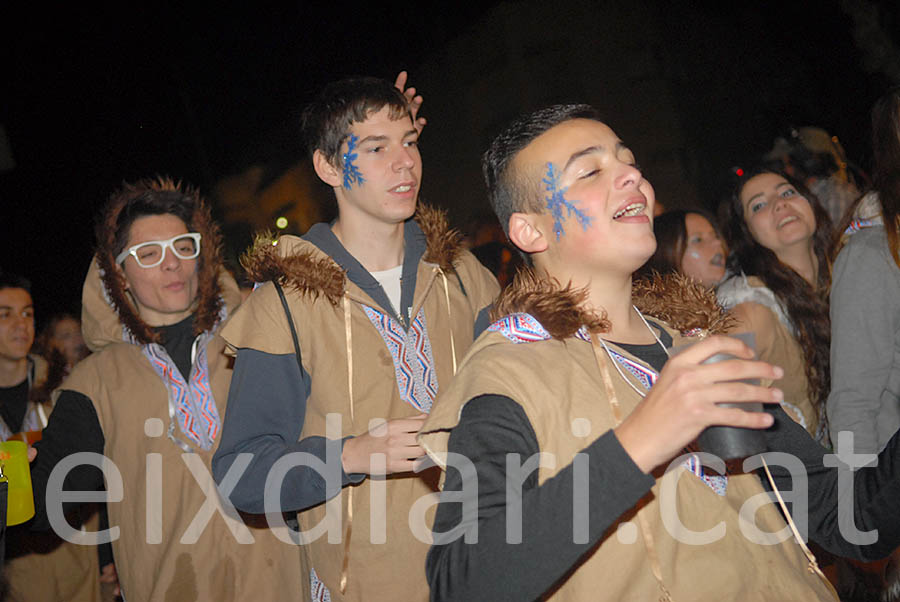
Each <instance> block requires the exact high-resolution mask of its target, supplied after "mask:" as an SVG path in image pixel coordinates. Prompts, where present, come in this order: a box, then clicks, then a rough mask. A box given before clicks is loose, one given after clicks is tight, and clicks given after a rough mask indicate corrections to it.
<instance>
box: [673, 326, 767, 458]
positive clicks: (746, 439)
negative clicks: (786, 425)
mask: <svg viewBox="0 0 900 602" xmlns="http://www.w3.org/2000/svg"><path fill="white" fill-rule="evenodd" d="M729 336H733V337H735V338H737V339H741V340H742V341H744V343H746V344H747V345H748V346H749V347H750V348H751V349H754V350H755V349H756V339H755V337H754V336H753V333H752V332H750V333H740V334H733V335H729ZM693 344H694V343H691V344H689V345H683V346H680V347H678V348H676V349H673V350H672V351H674V352H675V353H672V355H675V354H677V353H678V352H680V351H683V350H684V349H687V348H688V347H690V346H691V345H693ZM731 359H736V358H735V356H733V355H731V354H730V353H717V354H716V355H714V356H712V357H710V358H709V359H707V360H706V361H704V362H703V363H704V364H714V363H716V362H722V361H725V360H731ZM742 382H746V383H749V384H752V385H758V384H759V380H758V379H747V380H744V381H742ZM717 405H719V406H722V407H725V408H738V409H740V410H744V411H745V412H762V411H763V404H761V403H727V402H722V403H719V404H717ZM697 445H698V446H699V447H700V451H704V452H707V453H710V454H713V455H714V456H718V457H719V458H722V459H723V460H733V459H735V458H746V457H747V456H753V455H756V454H760V453H763V452H765V451H768V447H767V445H766V438H765V436H764V435H763V433H762V431H760V430H758V429H748V428H741V427H736V426H710V427H707V428H706V429H705V430H704V431H703V432H702V433H700V436H699V437H698V438H697Z"/></svg>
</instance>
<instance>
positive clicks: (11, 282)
mask: <svg viewBox="0 0 900 602" xmlns="http://www.w3.org/2000/svg"><path fill="white" fill-rule="evenodd" d="M5 288H21V289H23V290H24V291H25V292H27V293H28V294H29V295H30V294H31V281H29V280H28V279H27V278H25V277H24V276H20V275H18V274H13V273H12V272H0V290H3V289H5Z"/></svg>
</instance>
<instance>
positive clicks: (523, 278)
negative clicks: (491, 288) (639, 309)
mask: <svg viewBox="0 0 900 602" xmlns="http://www.w3.org/2000/svg"><path fill="white" fill-rule="evenodd" d="M587 294H588V293H587V289H584V288H582V289H573V288H572V285H571V283H570V284H568V285H566V286H565V287H563V286H562V285H560V283H559V282H558V281H557V280H556V279H555V278H554V279H552V280H547V279H545V278H541V277H539V276H538V275H537V274H536V273H535V272H534V270H532V269H531V268H521V269H519V271H518V272H517V273H516V277H515V278H514V279H513V281H512V284H510V285H509V286H508V287H506V288H505V289H504V290H503V292H501V293H500V296H499V297H498V298H497V301H496V302H495V303H494V308H493V309H492V310H491V319H492V320H497V319H499V318H501V317H503V316H507V315H509V314H513V313H519V312H524V313H529V314H531V315H532V316H534V317H535V318H537V320H538V322H540V323H541V325H542V326H543V327H544V328H545V329H546V330H547V332H548V333H550V336H551V337H553V338H554V339H559V340H562V339H566V338H568V337H571V336H572V335H574V334H575V333H576V332H577V331H578V329H579V328H581V326H582V325H586V326H587V327H588V329H589V330H590V331H591V332H608V331H609V327H610V323H609V320H607V319H606V314H605V313H604V314H603V315H599V316H598V315H597V314H596V313H593V312H587V311H585V310H584V309H582V307H581V305H582V303H584V300H585V299H586V298H587Z"/></svg>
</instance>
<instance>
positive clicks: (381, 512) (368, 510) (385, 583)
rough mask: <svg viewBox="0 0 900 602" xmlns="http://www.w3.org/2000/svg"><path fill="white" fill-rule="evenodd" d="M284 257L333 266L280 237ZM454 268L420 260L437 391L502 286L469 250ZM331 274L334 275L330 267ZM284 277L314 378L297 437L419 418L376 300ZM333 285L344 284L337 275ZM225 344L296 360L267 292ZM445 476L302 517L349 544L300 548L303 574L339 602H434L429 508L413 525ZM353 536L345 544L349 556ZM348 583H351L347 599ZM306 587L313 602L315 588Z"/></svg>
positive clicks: (382, 488) (347, 494)
mask: <svg viewBox="0 0 900 602" xmlns="http://www.w3.org/2000/svg"><path fill="white" fill-rule="evenodd" d="M278 252H279V254H280V255H281V257H284V258H291V257H292V256H297V255H304V256H309V257H311V258H312V259H313V260H327V261H328V262H329V263H331V260H330V259H329V258H328V256H327V255H325V254H324V253H323V252H322V251H320V250H319V249H318V248H317V247H316V246H315V245H313V244H311V243H309V242H307V241H304V240H301V239H298V238H295V237H289V236H285V237H282V238H280V239H279V241H278ZM453 267H454V271H455V273H447V272H444V271H442V270H441V269H440V268H439V267H438V265H437V264H433V263H429V262H427V261H425V260H422V261H420V262H419V265H418V270H417V274H416V289H415V294H414V297H413V306H412V310H411V314H410V315H412V316H413V317H415V316H417V315H419V312H420V309H424V316H425V323H426V325H427V332H428V337H429V341H430V344H431V351H432V354H433V358H434V368H435V370H436V376H437V385H438V387H444V386H446V385H447V383H449V382H450V380H451V377H452V375H453V370H454V361H456V360H457V359H458V358H461V357H462V355H463V353H464V352H465V350H466V349H467V348H468V347H469V345H471V343H472V339H473V325H474V322H475V318H476V315H477V313H478V311H479V310H480V309H481V308H483V307H485V306H486V305H488V304H489V303H490V302H491V301H492V300H493V298H494V296H495V295H496V294H497V292H498V286H497V283H496V280H495V279H494V278H493V277H492V276H491V275H490V274H489V273H488V272H487V271H486V270H485V269H484V268H483V267H482V266H481V264H480V263H479V262H478V260H477V259H475V257H474V256H473V255H471V254H470V253H468V252H464V253H463V254H461V255H460V256H459V257H458V259H457V260H456V261H455V262H454V266H453ZM327 269H338V268H337V265H336V264H331V267H329V268H327ZM457 274H458V275H459V280H461V281H462V282H463V283H464V286H465V293H463V291H462V288H461V287H460V285H459V280H458V279H457ZM286 277H287V283H286V284H285V286H284V290H285V294H286V296H287V300H288V305H289V307H290V311H291V314H292V316H293V320H294V322H295V324H296V329H297V333H298V336H299V342H300V348H301V349H302V350H303V352H302V361H303V367H304V369H305V370H306V372H307V373H308V374H310V375H311V391H310V394H309V397H308V399H307V402H306V403H307V406H306V418H305V422H304V424H303V430H302V433H301V435H300V438H301V439H303V438H306V437H310V436H316V435H318V436H326V435H329V433H328V432H327V429H326V416H327V415H328V414H331V413H335V414H339V415H340V419H341V424H342V433H343V435H344V436H347V435H355V434H360V433H364V432H366V431H367V430H368V428H369V424H370V421H371V420H373V419H394V418H406V417H412V416H416V415H418V414H419V413H420V410H418V409H417V408H415V407H413V406H412V405H411V404H410V403H408V402H406V401H404V400H403V399H402V398H401V397H400V394H399V391H398V384H397V376H396V373H395V366H394V362H393V360H392V357H391V353H390V351H389V350H388V348H387V345H386V343H385V340H384V338H383V337H382V335H381V334H379V332H378V331H377V330H376V328H375V327H374V326H373V324H372V322H371V321H370V319H369V317H368V316H367V315H366V313H365V312H366V308H376V309H377V308H378V305H377V303H376V302H375V301H374V300H373V299H372V298H371V297H370V296H369V295H368V294H366V293H365V292H364V291H363V290H362V289H360V288H359V287H358V286H357V285H356V284H354V283H353V282H352V281H350V280H349V279H346V281H345V282H344V284H343V286H344V287H345V288H344V292H343V297H342V298H341V300H340V302H339V303H337V305H333V304H332V303H330V302H329V301H328V299H327V298H326V296H325V295H322V294H319V295H318V296H315V297H314V298H313V295H311V294H301V293H299V292H297V289H296V288H295V287H294V286H292V283H293V282H296V281H297V279H298V278H303V279H306V280H304V282H306V281H308V280H310V279H312V278H311V276H310V275H309V274H301V275H298V274H290V273H288V274H286ZM337 277H338V279H340V277H341V273H340V272H338V273H337ZM445 277H446V278H445ZM348 319H349V327H348V322H347V320H348ZM223 336H224V337H225V339H227V341H228V344H229V345H231V346H233V347H234V348H241V349H243V348H249V349H255V350H258V351H262V352H265V353H269V354H291V355H293V354H294V345H293V342H292V339H291V335H290V331H289V330H288V324H287V320H286V318H285V314H284V309H283V307H282V305H281V302H280V301H279V298H278V296H277V293H276V291H275V288H274V286H273V285H272V284H271V283H267V284H265V285H263V286H261V287H260V288H258V289H257V290H256V291H254V293H253V294H252V295H251V296H250V297H249V298H248V300H247V301H246V302H245V304H244V305H243V306H242V307H241V310H240V311H239V312H238V313H237V314H236V315H235V316H234V318H233V319H232V320H231V321H230V322H229V323H228V325H227V326H226V328H225V329H224V331H223ZM348 350H349V351H348ZM351 391H352V393H351ZM438 476H439V471H437V469H434V468H432V469H431V470H427V471H424V472H422V473H420V474H418V475H412V474H403V475H391V476H389V477H388V478H386V479H383V478H380V479H371V478H367V479H365V480H364V481H362V482H361V483H359V484H356V485H351V486H349V487H345V488H344V489H343V490H342V492H341V493H340V494H339V496H338V498H336V499H335V500H332V501H331V502H330V503H331V504H335V503H336V504H338V508H339V512H338V513H337V514H336V515H334V516H332V517H331V518H326V508H327V507H328V504H321V505H319V506H316V507H313V508H311V509H309V510H306V511H304V512H301V513H300V515H299V519H300V526H301V528H302V529H303V530H309V529H311V528H312V527H313V526H315V525H318V524H320V522H321V521H323V520H325V521H326V524H328V525H329V526H330V529H331V532H333V533H336V534H339V535H340V536H341V540H342V541H341V543H329V541H328V538H327V537H326V536H321V537H318V538H316V539H315V540H314V541H313V542H312V543H309V544H308V545H305V546H303V551H304V552H305V554H304V560H303V562H304V563H303V567H304V568H303V572H304V575H309V574H310V571H311V570H314V571H315V573H316V575H317V577H318V579H319V580H320V581H321V583H322V584H323V585H324V586H325V587H327V588H328V591H329V592H330V596H331V600H335V601H337V600H355V601H371V600H404V601H417V600H418V601H424V600H427V599H428V585H427V583H426V581H425V574H424V565H425V554H426V553H427V551H428V548H429V545H430V538H431V531H430V528H431V524H432V522H433V506H432V508H431V510H430V511H429V512H428V513H427V515H426V516H424V517H419V518H418V519H417V520H414V521H412V522H413V523H414V527H411V526H410V518H409V516H410V510H411V507H412V505H413V504H414V502H415V501H416V500H419V499H421V498H423V497H424V496H428V495H430V494H433V493H435V492H436V490H437V480H438ZM373 483H375V485H374V486H373ZM373 496H374V497H373ZM373 499H374V500H375V502H374V505H373V501H372V500H373ZM373 508H374V509H373ZM382 526H383V529H384V530H383V531H380V529H381V528H382ZM348 529H349V533H350V537H349V545H348V546H346V547H345V544H344V542H346V541H347V539H346V537H347V533H348ZM345 562H346V563H347V568H346V571H344V570H343V566H344V563H345ZM342 574H345V575H346V578H347V584H346V589H345V593H344V594H342V593H341V588H340V583H341V577H342ZM303 589H304V593H305V595H307V596H309V595H310V588H309V587H304V588H303Z"/></svg>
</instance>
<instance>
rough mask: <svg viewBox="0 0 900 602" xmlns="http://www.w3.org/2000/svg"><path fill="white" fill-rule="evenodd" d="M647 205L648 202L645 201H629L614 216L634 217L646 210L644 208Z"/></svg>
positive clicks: (614, 217) (616, 217)
mask: <svg viewBox="0 0 900 602" xmlns="http://www.w3.org/2000/svg"><path fill="white" fill-rule="evenodd" d="M646 207H647V204H646V203H643V202H634V203H629V204H628V205H626V206H625V207H624V208H623V209H620V210H619V211H617V212H616V214H615V215H614V216H613V219H619V218H622V217H634V216H635V215H640V214H642V213H643V212H644V209H645V208H646Z"/></svg>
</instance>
